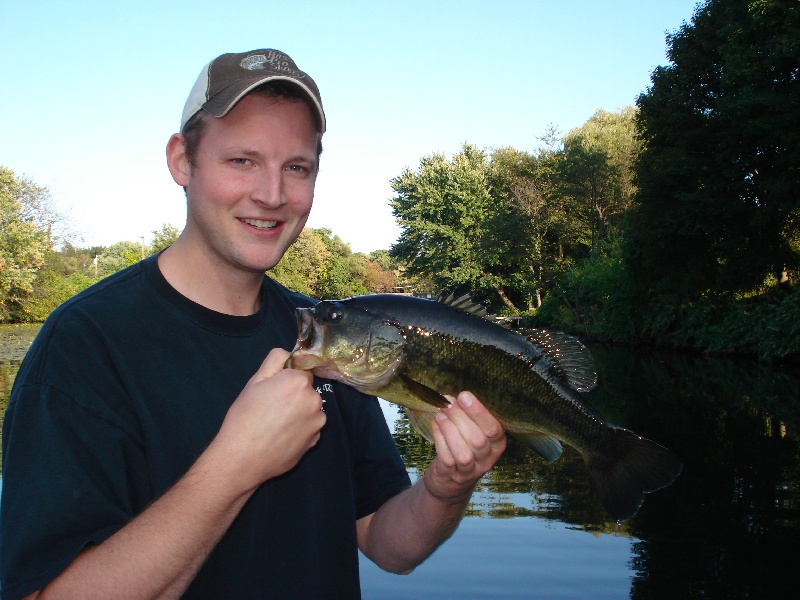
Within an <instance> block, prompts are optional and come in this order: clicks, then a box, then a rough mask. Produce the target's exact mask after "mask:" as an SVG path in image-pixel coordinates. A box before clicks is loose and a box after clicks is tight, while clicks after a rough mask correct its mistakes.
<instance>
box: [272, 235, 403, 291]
mask: <svg viewBox="0 0 800 600" xmlns="http://www.w3.org/2000/svg"><path fill="white" fill-rule="evenodd" d="M383 265H387V268H384V266H383ZM390 266H391V264H390V259H389V258H388V252H387V251H383V253H378V254H375V255H374V260H372V261H370V260H368V258H367V257H366V256H364V255H363V254H353V252H352V251H351V250H350V245H349V244H347V243H345V242H344V241H342V239H341V238H340V237H339V236H337V235H333V233H332V232H331V231H330V230H329V229H324V228H321V229H309V228H306V229H304V230H303V231H302V232H301V234H300V236H299V237H298V238H297V240H296V241H295V243H294V244H292V246H291V247H290V248H289V250H288V251H287V252H286V254H285V255H284V257H283V259H282V260H281V261H280V262H279V263H278V264H277V265H276V266H275V267H274V268H273V269H272V270H271V271H270V276H271V277H273V278H275V280H276V281H279V282H280V283H282V284H283V285H285V286H286V287H288V288H289V289H292V290H295V291H297V292H300V293H303V294H306V295H307V296H311V297H312V298H320V299H326V298H347V297H348V296H356V295H360V294H366V293H370V292H384V291H393V290H394V288H395V287H396V285H397V284H396V281H397V277H396V275H395V274H394V273H393V271H392V270H391V269H390V268H388V267H390Z"/></svg>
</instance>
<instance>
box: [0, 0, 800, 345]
mask: <svg viewBox="0 0 800 600" xmlns="http://www.w3.org/2000/svg"><path fill="white" fill-rule="evenodd" d="M666 42H667V56H668V58H669V64H668V65H667V66H664V67H658V68H657V69H655V71H654V72H653V74H652V77H651V85H650V86H649V87H648V89H647V90H646V91H644V92H643V93H642V94H641V95H640V96H639V97H638V98H637V100H636V106H631V107H625V108H622V109H620V110H618V111H616V112H609V111H605V110H598V111H597V112H596V113H595V114H594V115H593V116H592V118H591V119H589V120H588V121H587V122H586V123H584V124H583V125H582V126H581V127H579V128H576V129H573V130H571V131H569V132H568V133H566V134H565V135H562V134H561V133H559V132H558V131H557V130H556V129H555V127H550V128H548V130H547V131H546V132H544V133H543V135H542V136H541V137H540V138H539V139H540V141H541V144H540V147H539V148H538V149H536V150H534V151H523V150H517V149H514V148H510V147H505V148H498V149H494V150H486V149H480V148H477V147H475V146H473V145H470V144H465V145H464V146H463V148H462V149H461V151H460V152H458V153H457V154H455V155H454V156H452V157H446V156H444V155H441V154H432V155H429V156H426V157H424V158H422V159H421V160H420V164H419V167H418V168H417V169H413V170H412V169H406V170H404V171H403V172H402V173H400V174H399V175H398V176H397V177H395V178H393V179H392V181H391V184H392V188H393V190H394V196H393V197H392V198H391V200H390V202H391V206H392V209H393V213H394V216H395V218H396V221H397V223H398V225H399V226H400V227H401V235H400V237H399V239H398V241H397V243H396V244H394V245H393V246H392V247H391V248H390V249H388V250H381V251H379V252H374V253H372V254H370V255H364V254H360V253H353V252H351V250H350V247H349V245H348V244H347V243H345V242H344V241H343V240H341V239H340V238H339V237H338V236H336V235H334V234H333V232H331V231H330V230H326V229H307V230H305V231H304V232H303V233H302V235H301V236H300V238H299V239H298V240H297V242H296V243H295V245H294V246H292V248H290V250H289V252H288V253H287V255H286V257H285V258H284V260H283V261H282V262H281V263H280V264H279V265H278V267H276V268H275V269H274V270H273V271H272V272H271V275H272V276H274V277H275V278H276V279H278V280H279V281H281V282H282V283H284V284H286V285H287V286H289V287H290V288H293V289H296V290H298V291H301V292H304V293H306V294H309V295H311V296H314V297H317V298H332V297H345V296H349V295H355V294H363V293H374V292H383V291H397V290H404V291H415V292H431V293H438V292H440V291H445V290H452V291H469V292H471V293H473V294H474V295H475V296H476V298H477V299H478V300H481V301H483V302H484V303H485V304H487V305H488V306H489V307H490V308H491V309H492V310H493V311H494V312H497V313H500V314H507V315H520V316H522V317H523V318H524V322H525V323H526V324H528V325H536V326H547V327H556V328H559V329H563V330H566V331H570V332H572V333H575V334H578V335H582V336H585V337H591V338H594V339H600V340H607V341H611V342H622V343H630V344H651V345H653V344H655V345H669V346H673V347H680V348H689V349H695V350H699V351H704V352H714V353H737V354H745V355H751V356H757V357H759V358H760V359H762V360H797V359H798V357H800V292H798V291H797V290H796V288H795V285H796V284H797V281H798V277H799V276H800V194H798V190H800V110H798V107H800V5H798V4H797V2H795V1H794V0H792V1H789V0H760V1H758V2H754V1H750V0H709V1H707V2H705V3H702V4H699V5H698V7H697V9H696V11H695V14H694V16H693V18H692V20H691V22H690V23H684V25H683V26H682V27H681V28H680V29H678V30H677V31H676V32H674V33H672V34H669V35H667V40H666ZM54 215H55V213H54V212H53V210H52V208H51V206H50V204H49V194H48V192H47V190H46V189H45V188H40V187H38V186H36V184H34V183H33V182H30V181H27V180H25V179H21V178H18V177H16V176H15V175H14V173H13V172H12V171H10V170H9V169H3V168H1V167H0V228H1V229H0V232H2V234H3V238H2V241H0V321H12V322H13V321H39V320H42V319H43V318H44V317H45V316H46V315H47V314H48V313H49V312H50V311H51V310H52V309H53V307H54V306H56V305H57V304H58V303H60V302H61V301H63V300H64V299H66V298H68V297H70V296H71V295H72V294H74V293H76V292H77V291H79V290H80V289H83V288H84V287H86V286H87V285H88V284H90V283H91V282H92V281H95V280H96V279H97V278H99V277H102V276H105V275H107V274H109V273H111V272H114V271H116V270H118V269H119V268H122V267H124V266H127V265H129V264H132V263H133V262H135V261H136V260H139V259H141V258H142V256H144V255H148V254H152V253H154V252H157V251H158V250H160V249H161V248H164V247H166V246H167V245H168V244H169V243H171V241H172V240H173V239H175V237H176V236H177V235H178V231H177V229H175V228H174V227H172V226H170V225H164V226H163V227H162V229H161V230H160V231H156V232H153V233H154V240H153V243H152V244H151V245H149V246H144V245H142V244H137V243H134V242H120V243H119V244H115V245H114V246H111V247H109V248H89V249H79V248H75V247H73V246H71V245H70V244H68V243H65V242H64V239H65V237H64V233H63V232H59V231H56V226H57V225H58V224H59V223H61V222H62V221H61V220H60V219H59V218H56V217H55V216H54ZM387 245H389V244H388V241H387ZM55 248H58V250H56V249H55Z"/></svg>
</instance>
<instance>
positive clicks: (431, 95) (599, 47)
mask: <svg viewBox="0 0 800 600" xmlns="http://www.w3.org/2000/svg"><path fill="white" fill-rule="evenodd" d="M696 4H697V1H696V0H527V1H526V0H457V1H456V0H421V1H417V0H413V1H403V0H394V1H393V2H384V1H381V0H370V1H347V0H338V1H336V2H323V1H303V0H296V2H293V3H285V2H281V3H271V2H254V1H250V0H240V1H238V2H232V3H223V2H219V1H217V2H207V1H205V0H193V1H192V2H185V1H183V0H159V1H151V0H137V1H136V2H128V1H124V0H118V1H114V2H109V1H108V0H102V1H99V2H95V1H93V0H70V1H66V0H37V1H35V2H28V1H25V0H0V23H2V24H3V25H2V35H0V74H2V75H1V76H2V80H0V165H2V166H5V167H7V168H10V169H12V170H13V171H14V172H15V173H16V174H17V175H18V176H22V177H25V178H27V179H30V180H32V181H33V182H35V183H36V184H38V185H41V186H45V187H47V188H48V189H49V190H50V193H51V196H52V198H53V201H54V204H55V206H56V208H57V209H58V210H59V211H60V212H61V213H63V214H64V215H65V217H66V222H67V223H68V225H69V229H71V230H72V231H73V232H75V233H76V234H77V236H78V237H77V238H76V239H75V240H74V241H73V243H74V244H75V245H76V246H79V247H90V246H95V245H101V246H109V245H111V244H114V243H116V242H120V241H124V240H128V241H134V242H137V243H138V242H140V241H141V240H142V239H143V240H144V242H146V243H149V242H150V241H151V240H152V238H153V231H155V230H159V229H161V227H162V225H164V224H170V225H173V226H175V227H177V228H178V229H181V228H182V227H183V225H184V223H185V217H186V204H185V198H184V195H183V191H182V189H181V188H180V187H178V186H177V185H176V184H175V183H174V182H173V181H172V179H171V177H170V175H169V172H168V170H167V167H166V161H165V146H166V142H167V140H168V139H169V137H170V135H171V134H172V133H174V132H175V131H177V129H178V127H179V122H180V116H181V111H182V110H183V105H184V103H185V101H186V97H187V96H188V94H189V90H190V89H191V87H192V85H193V84H194V82H195V80H196V78H197V76H198V74H199V72H200V70H201V69H202V67H203V66H204V65H205V64H206V63H207V62H209V61H210V60H211V59H213V58H214V57H216V56H218V55H219V54H222V53H225V52H242V51H247V50H252V49H257V48H276V49H279V50H281V51H283V52H285V53H287V54H289V55H290V56H291V57H292V58H293V59H294V60H295V62H296V63H297V64H298V66H299V67H300V68H301V69H302V70H304V71H306V72H307V73H309V74H310V75H311V76H312V77H313V78H314V80H315V81H316V82H317V84H318V86H319V88H320V90H321V94H322V101H323V104H324V107H325V113H326V117H327V121H328V130H327V132H326V134H325V136H324V137H323V146H324V151H323V154H322V159H321V165H320V173H319V177H318V180H317V187H316V195H315V200H314V207H313V209H312V211H311V217H310V218H309V221H308V226H310V227H315V228H318V227H325V228H327V229H330V230H331V231H332V232H333V233H334V234H336V235H338V236H339V237H340V238H342V240H343V241H345V242H347V243H348V244H350V246H351V248H352V249H353V251H355V252H371V251H373V250H378V249H389V248H390V247H391V245H392V244H393V243H394V242H395V241H396V240H397V236H398V234H399V233H400V229H399V228H398V227H397V224H396V223H395V220H394V217H393V216H392V211H391V207H390V204H389V202H390V200H391V198H392V196H393V191H392V188H391V183H390V181H391V179H392V178H393V177H397V176H399V175H400V174H401V173H402V172H403V171H404V170H405V169H412V170H414V169H417V168H418V166H419V162H420V159H422V158H423V157H425V156H429V155H431V154H433V153H443V154H445V155H446V156H448V157H451V156H452V155H453V154H454V153H456V152H458V151H459V150H460V149H461V147H462V145H463V144H464V143H469V144H472V145H475V146H478V147H479V148H483V149H486V150H487V151H491V150H492V149H494V148H500V147H504V146H512V147H514V148H516V149H518V150H524V151H534V150H536V148H538V147H539V146H540V141H539V137H540V136H542V135H543V134H544V133H545V131H546V130H547V128H548V126H550V125H554V126H555V127H557V129H558V131H559V132H560V133H561V134H566V133H567V132H568V131H569V130H570V129H573V128H575V127H580V126H581V125H582V124H583V123H585V122H586V121H587V120H588V119H590V118H591V117H592V115H593V114H594V113H595V112H596V111H597V110H598V109H604V110H607V111H617V110H619V109H620V108H622V107H624V106H628V105H633V104H635V101H636V96H637V95H639V94H640V93H642V92H644V91H646V89H647V86H648V85H649V84H650V75H651V73H652V71H653V69H655V68H656V67H657V66H659V65H666V64H667V59H666V34H667V33H670V32H674V31H676V30H677V29H678V28H679V27H680V26H681V25H682V24H683V23H684V22H690V21H691V17H692V14H693V12H694V8H695V6H696Z"/></svg>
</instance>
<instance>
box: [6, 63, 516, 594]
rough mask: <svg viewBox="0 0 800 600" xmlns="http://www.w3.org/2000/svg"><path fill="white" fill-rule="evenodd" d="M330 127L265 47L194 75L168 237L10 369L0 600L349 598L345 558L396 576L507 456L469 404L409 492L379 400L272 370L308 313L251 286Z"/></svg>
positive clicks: (47, 329) (294, 74)
mask: <svg viewBox="0 0 800 600" xmlns="http://www.w3.org/2000/svg"><path fill="white" fill-rule="evenodd" d="M325 125H326V122H325V114H324V111H323V108H322V102H321V99H320V96H319V92H318V90H317V87H316V85H315V83H314V82H313V80H312V79H311V78H310V77H309V76H308V75H307V74H305V73H303V72H302V71H300V70H299V69H298V68H297V66H296V65H295V63H294V62H293V61H292V60H291V59H290V58H289V57H288V56H287V55H285V54H283V53H281V52H278V51H276V50H256V51H252V52H246V53H241V54H226V55H222V56H220V57H218V58H217V59H215V60H214V61H212V62H211V63H210V64H209V65H207V66H206V67H205V68H204V69H203V72H202V73H201V75H200V78H199V79H198V82H197V84H196V85H195V87H194V89H193V90H192V93H191V94H190V96H189V99H188V101H187V103H186V108H185V110H184V114H183V118H182V123H181V133H179V134H175V135H173V136H172V137H171V138H170V140H169V142H168V145H167V163H168V166H169V169H170V172H171V174H172V176H173V178H174V180H175V181H176V183H178V184H179V185H181V186H182V187H183V188H184V189H185V192H186V199H187V221H186V227H185V228H184V230H183V232H182V233H181V235H180V237H179V238H178V239H177V240H176V242H175V243H174V244H173V245H172V246H170V247H169V248H168V249H166V250H165V251H164V252H162V253H161V254H160V255H158V256H156V257H151V258H148V259H146V260H144V261H142V262H141V263H138V264H137V265H134V266H133V267H130V268H129V269H126V270H125V271H122V272H120V273H117V274H116V275H114V276H111V277H109V278H107V279H106V280H104V281H102V282H100V283H99V284H97V285H95V286H93V287H92V288H90V289H89V290H87V291H85V292H84V293H82V294H80V295H79V296H77V297H75V298H73V299H72V300H70V301H68V302H67V303H65V304H64V305H63V306H62V307H60V308H59V309H58V310H56V311H55V312H54V313H53V315H52V316H51V317H50V318H49V319H48V321H47V323H45V325H44V326H43V328H42V330H41V332H40V334H39V336H38V338H37V340H36V342H35V343H34V345H33V346H32V347H31V349H30V351H29V353H28V356H27V357H26V359H25V361H24V364H23V365H22V367H21V369H20V371H19V374H18V376H17V380H16V382H15V386H14V390H13V392H12V397H11V400H10V403H9V408H8V412H7V416H6V420H5V429H4V437H3V443H4V448H3V451H4V452H3V456H4V461H5V462H4V473H3V474H4V484H3V492H2V493H3V498H2V511H1V512H0V527H2V530H1V532H0V536H1V537H0V577H2V594H3V596H4V597H5V598H19V597H25V596H26V595H30V597H40V598H49V597H54V598H72V597H74V598H117V597H119V598H125V597H130V598H156V597H158V598H164V597H167V598H175V597H180V596H184V597H191V598H246V597H254V598H264V597H275V598H352V597H358V596H359V594H360V591H359V583H358V557H357V548H360V549H361V550H362V551H363V552H364V554H365V555H366V556H368V557H369V558H370V559H372V560H374V561H375V562H376V563H377V564H378V565H380V566H381V567H382V568H384V569H387V570H390V571H394V572H397V573H408V572H410V571H411V570H412V569H413V568H414V567H415V566H416V565H418V564H419V563H420V562H422V561H423V560H424V559H425V558H426V557H427V556H429V555H430V553H431V552H433V550H435V548H436V547H437V546H438V545H439V544H440V543H441V542H442V541H444V540H445V539H446V538H447V537H448V536H449V535H450V534H451V533H452V532H453V531H454V530H455V528H456V526H457V524H458V522H459V521H460V519H461V517H462V515H463V512H464V509H465V507H466V505H467V502H468V501H469V498H470V495H471V493H472V490H473V488H474V485H475V483H476V481H477V480H478V479H479V478H480V477H481V476H482V475H483V474H484V473H485V472H486V471H487V470H488V469H490V468H491V467H492V466H493V465H494V464H495V462H496V461H497V459H498V458H499V456H500V454H501V453H502V452H503V450H504V448H505V437H504V434H503V430H502V427H501V426H500V424H499V423H498V422H497V421H496V420H495V419H494V418H493V417H492V416H491V415H490V414H489V413H488V412H487V411H486V409H485V408H484V407H483V406H482V405H481V404H480V402H478V401H477V399H476V398H475V397H474V396H472V395H471V394H469V393H462V394H460V395H459V397H458V399H457V400H456V399H452V402H453V404H452V406H451V407H450V408H448V409H445V410H443V411H442V412H441V415H440V416H439V417H438V418H437V421H436V425H435V427H434V437H435V441H436V449H437V458H436V459H435V460H434V462H433V463H432V465H431V466H430V468H429V469H428V471H427V472H426V474H425V476H424V477H423V478H422V479H421V480H420V481H419V482H417V483H416V484H415V485H414V486H409V480H408V476H407V474H406V473H405V469H404V468H403V465H402V462H401V460H400V458H399V456H398V454H397V452H396V449H395V448H394V445H393V442H392V439H391V436H390V435H389V432H388V429H387V427H386V424H385V421H384V420H383V417H382V415H381V412H380V409H379V407H378V405H377V402H376V400H375V399H374V398H372V399H371V398H368V397H366V396H363V395H361V394H359V393H357V392H355V391H353V390H351V389H350V388H347V387H346V386H342V385H340V384H338V383H331V382H325V381H315V380H314V378H313V377H312V375H311V374H310V373H307V372H302V371H296V370H293V369H286V368H284V364H285V361H286V358H287V357H288V354H289V353H288V351H287V350H288V349H290V348H291V347H292V345H293V342H294V338H295V335H296V331H295V327H296V326H295V321H294V317H293V310H294V308H295V307H296V306H308V305H311V304H312V301H311V300H309V299H308V298H305V297H303V296H300V295H299V294H295V293H292V292H290V291H288V290H286V289H285V288H283V287H282V286H280V285H278V284H277V283H275V282H274V281H272V280H271V279H269V278H268V277H265V276H264V272H265V271H266V270H269V269H270V268H272V267H274V266H275V265H276V264H277V263H278V261H279V260H280V259H281V257H282V256H283V254H284V252H285V251H286V249H287V248H288V247H289V245H290V244H291V243H292V242H293V241H294V240H295V239H296V238H297V236H298V235H299V234H300V232H301V231H302V229H303V226H304V225H305V222H306V219H307V217H308V213H309V210H310V209H311V204H312V199H313V194H314V184H315V181H316V175H317V171H318V168H319V155H320V151H321V143H320V140H321V136H322V134H323V133H324V131H325ZM270 348H272V350H271V351H269V352H268V353H267V351H268V349H270ZM265 354H266V359H263V357H264V355H265ZM262 360H263V362H261V361H262Z"/></svg>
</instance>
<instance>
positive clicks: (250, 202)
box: [184, 95, 318, 273]
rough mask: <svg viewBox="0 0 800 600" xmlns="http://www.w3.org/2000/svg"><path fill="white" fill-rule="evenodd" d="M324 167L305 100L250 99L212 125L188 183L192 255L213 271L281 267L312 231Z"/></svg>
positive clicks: (210, 121) (212, 121)
mask: <svg viewBox="0 0 800 600" xmlns="http://www.w3.org/2000/svg"><path fill="white" fill-rule="evenodd" d="M317 160H318V158H317V132H316V127H315V121H314V118H313V116H312V114H311V111H310V110H309V108H308V106H307V105H306V104H305V102H303V101H302V100H294V99H272V98H264V97H261V96H257V95H248V96H245V97H244V98H243V99H242V100H241V101H239V103H238V104H237V105H236V106H235V107H234V108H233V109H232V110H231V111H230V112H229V113H228V114H227V115H225V116H224V117H222V118H221V119H215V118H210V119H208V121H207V123H206V128H205V131H204V133H203V135H202V138H201V140H200V143H199V145H198V148H197V154H196V160H195V164H194V166H192V167H191V168H189V169H188V176H187V181H186V183H185V186H186V197H187V204H188V217H187V223H186V230H185V231H184V234H186V237H187V241H189V242H190V243H191V248H193V250H196V251H199V253H200V256H201V257H202V258H203V259H204V260H207V261H210V262H211V264H209V266H210V267H213V266H215V265H218V264H222V265H223V266H232V267H234V268H237V269H240V270H245V271H248V272H258V273H263V272H264V271H265V270H267V269H271V268H272V267H274V266H275V265H276V264H277V263H278V261H279V260H280V259H281V257H282V256H283V254H284V252H286V249H287V248H288V247H289V246H290V245H291V244H292V242H294V240H295V239H296V238H297V236H298V235H300V232H301V231H302V230H303V227H304V226H305V223H306V219H307V218H308V213H309V211H310V210H311V204H312V202H313V199H314V184H315V182H316V174H317Z"/></svg>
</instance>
